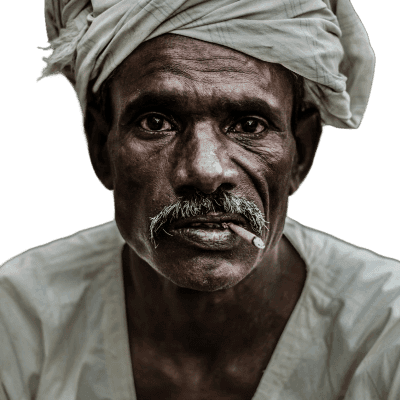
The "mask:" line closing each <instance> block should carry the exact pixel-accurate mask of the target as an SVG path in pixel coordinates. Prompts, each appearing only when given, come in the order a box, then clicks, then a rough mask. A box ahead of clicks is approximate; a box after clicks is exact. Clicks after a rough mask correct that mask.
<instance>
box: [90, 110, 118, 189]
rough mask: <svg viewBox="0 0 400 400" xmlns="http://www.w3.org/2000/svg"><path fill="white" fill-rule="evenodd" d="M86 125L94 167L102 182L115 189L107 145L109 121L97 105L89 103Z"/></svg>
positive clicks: (108, 187)
mask: <svg viewBox="0 0 400 400" xmlns="http://www.w3.org/2000/svg"><path fill="white" fill-rule="evenodd" d="M84 125H85V133H86V138H87V142H88V148H89V155H90V161H91V162H92V165H93V169H94V171H95V173H96V175H97V177H98V178H99V179H100V181H101V183H102V184H103V185H104V186H105V187H106V188H107V189H109V190H113V179H112V173H111V163H110V157H109V151H108V147H107V139H108V134H109V126H108V123H107V122H106V120H105V118H104V116H103V115H102V114H101V113H100V112H99V111H98V109H97V107H95V106H92V105H90V104H88V106H87V109H86V115H85V123H84Z"/></svg>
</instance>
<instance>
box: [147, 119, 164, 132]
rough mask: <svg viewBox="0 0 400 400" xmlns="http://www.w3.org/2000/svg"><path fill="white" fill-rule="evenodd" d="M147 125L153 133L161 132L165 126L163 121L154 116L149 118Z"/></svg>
mask: <svg viewBox="0 0 400 400" xmlns="http://www.w3.org/2000/svg"><path fill="white" fill-rule="evenodd" d="M147 124H148V126H149V128H150V129H151V130H152V131H159V130H160V129H161V128H162V126H163V119H162V118H158V117H155V116H152V117H149V118H148V120H147Z"/></svg>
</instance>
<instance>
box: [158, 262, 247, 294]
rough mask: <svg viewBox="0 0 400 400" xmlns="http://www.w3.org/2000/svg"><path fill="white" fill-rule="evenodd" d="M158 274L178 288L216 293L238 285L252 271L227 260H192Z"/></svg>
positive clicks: (159, 270)
mask: <svg viewBox="0 0 400 400" xmlns="http://www.w3.org/2000/svg"><path fill="white" fill-rule="evenodd" d="M156 270H157V272H159V273H160V274H161V275H163V276H164V277H165V278H166V279H168V280H169V281H171V282H172V283H174V284H175V285H176V286H178V287H180V288H184V289H190V290H195V291H200V292H215V291H218V290H225V289H229V288H231V287H233V286H235V285H237V284H238V283H239V282H240V281H242V280H243V279H244V278H246V276H247V275H248V274H249V273H250V272H251V271H252V268H250V267H249V266H246V265H243V264H241V263H238V264H236V263H232V262H229V261H226V260H207V259H201V260H192V262H191V263H187V262H181V263H178V267H177V264H174V265H173V266H171V268H168V265H165V264H164V266H163V268H161V269H160V268H156Z"/></svg>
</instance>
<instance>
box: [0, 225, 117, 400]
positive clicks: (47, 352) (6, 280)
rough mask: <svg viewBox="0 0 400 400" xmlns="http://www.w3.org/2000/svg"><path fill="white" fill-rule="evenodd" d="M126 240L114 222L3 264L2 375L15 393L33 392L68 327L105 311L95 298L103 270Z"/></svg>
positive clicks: (15, 395) (112, 263) (98, 296)
mask: <svg viewBox="0 0 400 400" xmlns="http://www.w3.org/2000/svg"><path fill="white" fill-rule="evenodd" d="M123 243H124V241H123V239H122V238H121V236H120V235H119V232H118V229H117V227H116V224H115V222H110V223H107V224H104V225H101V226H98V227H95V228H90V229H87V230H84V231H81V232H78V233H76V234H74V235H72V236H69V237H66V238H63V239H59V240H56V241H54V242H51V243H48V244H46V245H43V246H39V247H36V248H33V249H31V250H28V251H27V252H25V253H23V254H21V255H19V256H17V257H15V258H13V259H11V260H9V261H8V262H6V263H5V264H4V265H3V266H1V267H0V380H1V381H2V382H3V384H4V385H5V388H6V389H7V392H8V393H9V394H10V395H11V398H21V399H22V398H31V391H32V390H33V391H34V390H35V389H34V386H35V385H36V384H37V382H38V380H39V376H40V373H41V370H42V367H43V363H44V358H45V357H47V358H49V357H51V356H52V355H51V354H52V353H51V352H55V353H56V352H57V351H58V349H59V348H60V346H59V343H61V341H62V340H65V337H63V334H64V333H65V332H66V330H68V329H72V328H71V327H72V326H73V325H74V324H75V323H76V321H78V320H79V321H81V325H82V321H85V318H86V319H87V315H90V312H92V314H96V312H97V314H98V313H100V312H101V310H100V311H99V310H97V308H96V307H94V308H93V303H95V304H96V305H98V304H99V303H101V292H100V291H101V290H100V289H101V287H102V284H103V283H102V282H103V281H104V280H105V279H106V277H105V276H104V274H102V272H103V271H107V268H108V267H110V268H114V266H115V265H116V261H118V260H119V257H120V253H121V249H122V246H123ZM110 268H108V270H110ZM99 292H100V293H99ZM89 307H92V308H90V309H89ZM98 307H100V305H99V306H98ZM97 314H96V318H97ZM85 326H86V325H85V324H83V328H82V329H84V328H85ZM87 337H89V336H87ZM54 357H55V356H54ZM28 382H30V383H29V384H28ZM32 385H33V386H32Z"/></svg>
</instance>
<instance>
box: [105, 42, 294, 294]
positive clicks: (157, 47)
mask: <svg viewBox="0 0 400 400" xmlns="http://www.w3.org/2000/svg"><path fill="white" fill-rule="evenodd" d="M290 82H291V81H290V79H289V78H288V72H287V71H285V70H284V69H283V68H282V67H280V66H278V65H276V64H269V63H264V62H261V61H259V60H256V59H253V58H251V57H249V56H246V55H244V54H242V53H239V52H236V51H234V50H231V49H227V48H224V47H221V46H218V45H214V44H209V43H205V42H201V41H197V40H193V39H187V38H182V37H179V36H174V35H165V36H162V37H159V38H156V39H153V40H151V41H149V42H145V43H144V44H142V45H141V46H140V47H139V48H138V49H137V50H135V51H134V52H133V53H132V54H131V55H130V56H129V57H128V58H127V59H126V60H125V61H124V63H123V64H122V65H121V67H120V69H119V71H118V73H117V74H116V76H115V77H114V78H113V80H112V83H111V87H110V95H111V99H112V106H113V123H112V127H111V131H110V133H109V136H108V142H107V148H108V153H109V158H110V164H111V171H112V182H113V189H114V199H115V212H116V222H117V224H118V227H119V229H120V231H121V234H122V236H123V237H124V239H125V240H126V242H127V244H128V245H129V247H130V248H131V249H133V251H134V253H136V254H137V255H138V256H139V258H140V259H141V260H142V261H141V262H143V261H144V262H145V263H147V264H148V265H149V266H150V267H152V268H153V269H154V270H156V271H157V272H158V273H159V274H161V275H162V276H164V277H165V278H167V279H168V280H169V281H172V282H173V283H175V284H176V285H178V286H180V287H185V288H190V289H195V290H202V291H214V290H218V289H224V288H228V287H231V286H234V285H235V284H237V283H238V282H240V281H241V280H242V279H244V278H245V277H246V276H248V275H249V274H250V272H251V271H252V270H253V269H254V268H257V267H260V266H261V265H265V264H267V260H268V257H269V256H270V255H271V254H273V253H274V251H276V248H277V244H278V243H279V240H280V237H281V233H282V230H283V226H284V220H285V215H286V210H287V199H288V195H289V187H290V182H291V179H292V168H293V165H294V160H295V155H296V144H295V140H294V137H293V135H292V132H291V115H292V103H293V89H292V86H291V83H290ZM222 192H224V193H228V194H233V195H234V196H236V198H241V199H244V200H245V201H246V200H247V201H250V202H252V203H253V204H254V205H256V206H257V208H258V209H259V211H261V213H262V214H263V215H264V217H265V220H266V221H268V223H267V225H266V226H267V228H268V229H263V230H262V234H261V237H262V239H263V241H264V243H265V244H266V248H265V250H258V249H256V248H255V247H254V246H252V245H250V244H248V243H246V242H245V241H244V240H243V239H241V238H240V237H238V236H237V235H236V234H234V233H233V232H232V231H230V230H229V229H223V228H222V226H221V224H220V222H221V221H222V220H224V219H231V220H232V221H234V222H236V223H237V224H239V225H242V226H243V227H245V228H246V229H247V230H249V231H251V230H252V229H254V228H252V226H251V224H250V221H249V219H248V218H247V217H245V216H244V215H243V214H240V213H233V214H229V213H227V212H226V211H224V210H222V209H220V208H218V204H219V203H218V200H216V203H214V205H215V212H214V213H208V214H207V215H206V216H205V217H204V210H203V211H200V212H198V213H200V214H203V216H202V217H201V218H200V217H199V216H198V215H197V214H198V213H197V214H196V215H195V216H194V217H193V218H191V219H185V218H181V217H179V215H175V218H172V222H171V218H170V217H171V214H168V213H167V214H168V218H167V220H166V221H164V222H163V223H162V224H161V226H160V227H159V230H158V231H157V234H156V235H155V237H154V239H155V242H154V243H153V242H152V241H151V240H150V233H151V232H150V223H151V218H154V217H156V216H160V212H161V213H162V212H166V210H167V211H168V209H166V207H167V206H170V205H174V204H176V203H177V202H178V201H181V202H182V201H185V200H186V199H193V198H196V199H199V198H201V197H202V196H203V195H205V196H206V197H207V195H210V194H211V196H212V194H215V193H222ZM180 204H183V203H180ZM178 208H179V207H178Z"/></svg>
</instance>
